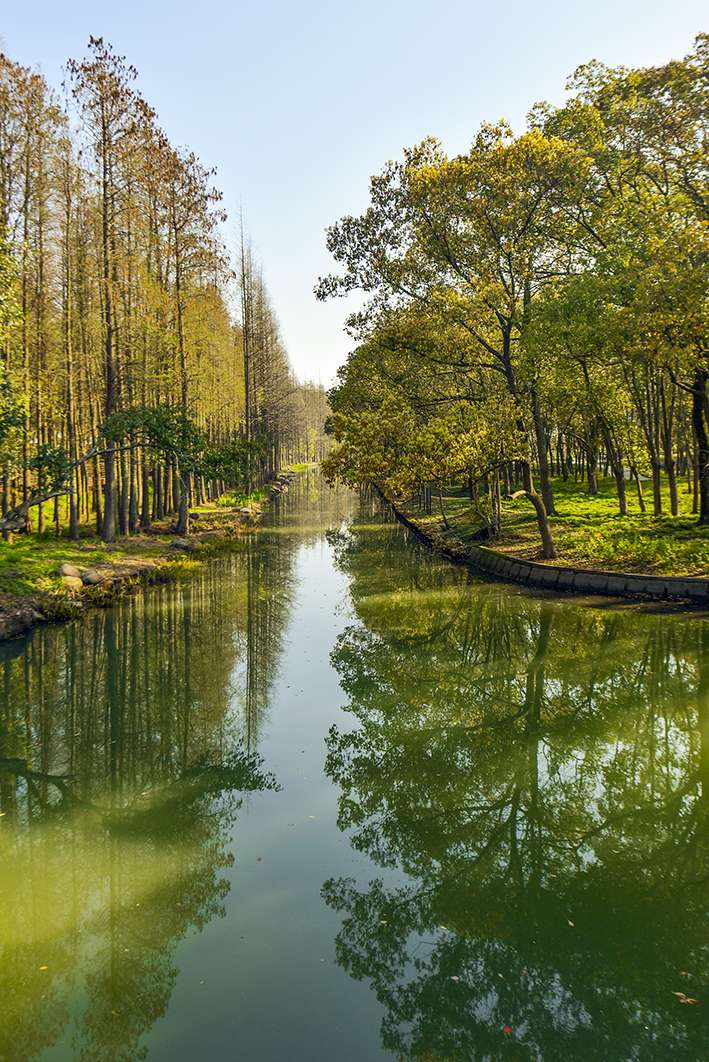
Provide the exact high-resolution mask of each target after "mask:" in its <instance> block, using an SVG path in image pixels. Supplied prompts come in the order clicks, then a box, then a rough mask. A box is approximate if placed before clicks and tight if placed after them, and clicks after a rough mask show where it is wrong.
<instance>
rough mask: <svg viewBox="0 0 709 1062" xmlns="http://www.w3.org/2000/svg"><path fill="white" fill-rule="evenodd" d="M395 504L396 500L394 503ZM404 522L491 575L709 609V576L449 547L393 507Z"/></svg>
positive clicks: (444, 550) (437, 546) (438, 546)
mask: <svg viewBox="0 0 709 1062" xmlns="http://www.w3.org/2000/svg"><path fill="white" fill-rule="evenodd" d="M390 504H391V503H390ZM392 508H393V510H394V512H395V513H396V515H397V517H398V519H399V520H401V522H402V523H404V524H406V526H407V527H409V528H411V530H412V531H414V532H415V533H416V534H417V535H418V536H419V537H420V538H422V539H423V540H424V541H425V542H428V544H429V545H431V546H433V547H434V548H435V549H438V550H440V552H441V553H444V554H445V555H446V556H448V557H450V558H451V559H452V560H455V561H458V562H460V563H464V564H469V565H471V566H472V567H473V568H477V569H478V570H479V571H481V572H483V573H484V574H485V575H489V576H492V577H493V578H494V579H503V580H505V581H507V582H512V583H522V584H523V585H524V586H533V587H539V588H541V589H544V590H552V591H556V592H559V593H562V592H563V593H581V594H603V595H607V596H617V597H644V598H650V599H652V600H653V601H691V602H692V604H694V605H703V606H704V607H709V578H707V579H704V578H698V577H689V576H688V577H686V578H685V577H683V576H681V575H634V574H631V573H630V572H603V571H588V570H587V569H585V568H567V567H564V568H562V567H560V566H559V565H556V564H537V563H536V562H535V561H527V560H522V559H521V558H519V557H512V556H509V555H508V554H506V553H500V552H498V550H495V549H489V548H488V547H487V546H476V545H469V546H464V545H463V544H462V543H461V544H460V545H459V546H454V545H449V544H448V543H447V542H446V540H445V539H444V538H443V537H442V536H440V537H438V536H432V535H429V534H428V533H427V532H425V531H423V530H422V529H421V528H420V527H419V526H418V524H417V523H416V521H415V520H413V519H412V518H411V517H409V516H407V514H406V513H405V512H402V511H401V510H400V509H398V508H397V507H396V506H395V505H392Z"/></svg>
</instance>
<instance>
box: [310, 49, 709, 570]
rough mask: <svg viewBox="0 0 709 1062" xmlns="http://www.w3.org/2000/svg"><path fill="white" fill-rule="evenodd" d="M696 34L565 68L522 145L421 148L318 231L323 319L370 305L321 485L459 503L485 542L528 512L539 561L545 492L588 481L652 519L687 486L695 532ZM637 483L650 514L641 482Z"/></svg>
mask: <svg viewBox="0 0 709 1062" xmlns="http://www.w3.org/2000/svg"><path fill="white" fill-rule="evenodd" d="M708 41H709V38H708V37H707V36H706V35H701V36H699V37H698V38H697V40H696V42H695V45H694V47H693V49H692V51H691V52H690V53H689V54H688V55H687V56H686V57H685V58H684V59H683V60H680V61H671V62H668V63H667V64H665V65H662V66H659V67H651V68H645V69H625V68H608V67H606V66H603V65H602V64H600V63H598V62H591V63H590V64H588V65H586V66H583V67H581V68H580V69H579V70H577V71H576V73H575V75H574V76H573V78H572V79H571V81H570V83H569V85H568V89H569V94H568V98H567V100H566V102H565V103H564V104H563V105H562V106H558V107H554V106H551V105H549V104H544V103H543V104H537V105H536V106H535V107H534V108H533V109H532V111H531V113H530V115H529V117H528V123H527V127H526V129H525V131H524V132H523V133H521V134H519V135H515V134H514V133H513V132H512V130H511V129H510V128H509V127H508V126H507V125H506V124H505V123H504V122H500V123H498V124H494V125H491V124H484V125H483V126H482V127H481V128H480V129H479V131H478V132H477V134H476V136H475V139H474V141H473V144H472V146H471V148H470V150H469V151H468V152H467V153H465V154H462V155H458V156H456V157H453V158H451V157H448V156H447V155H446V154H445V153H444V151H443V149H442V147H441V146H440V144H439V143H438V142H437V141H436V140H435V139H433V138H428V139H426V140H424V141H423V142H422V143H420V144H418V145H417V146H415V147H413V148H411V149H409V150H406V151H405V152H404V156H403V158H402V159H401V160H399V161H396V162H391V163H389V164H387V166H385V168H384V169H383V170H382V172H381V173H380V174H379V175H377V176H375V177H373V178H372V180H371V198H370V204H369V206H368V208H367V210H366V211H365V212H364V213H363V214H362V215H361V216H359V217H345V218H343V219H342V220H340V221H339V222H338V223H337V224H335V225H334V226H333V227H332V228H331V229H330V230H329V231H328V248H329V250H330V251H331V253H332V254H333V256H334V258H335V260H336V262H337V263H338V264H339V266H340V267H341V269H340V272H339V273H337V274H336V275H332V276H328V277H325V278H323V279H321V280H320V282H319V284H318V287H317V289H316V293H317V294H318V296H319V297H320V298H323V299H324V298H328V297H331V296H335V295H341V294H345V293H347V292H351V291H359V292H362V293H364V295H365V296H366V301H364V303H363V306H362V308H361V309H360V310H359V311H358V312H356V313H355V314H353V315H351V317H350V318H349V319H348V328H349V331H350V333H351V334H352V335H353V336H354V337H355V339H356V340H357V344H358V345H357V347H356V348H355V349H354V351H353V352H352V353H351V354H350V356H349V358H348V360H347V363H346V364H345V366H344V367H343V368H342V370H341V371H340V376H339V380H338V383H337V386H336V387H335V388H334V389H333V390H332V392H331V393H330V401H331V405H332V408H333V417H332V421H331V430H332V432H333V433H334V435H335V437H336V440H337V442H338V445H337V447H336V448H335V449H334V450H333V452H332V454H331V455H330V457H329V458H328V462H327V466H326V467H327V469H328V472H329V474H330V475H331V476H332V477H340V478H342V479H344V480H345V481H348V482H351V483H362V482H376V483H378V484H379V485H380V486H384V487H385V488H386V489H387V490H389V491H390V492H393V493H400V494H404V495H406V494H412V493H415V492H423V495H424V497H428V504H429V505H430V493H431V490H432V489H433V490H434V491H435V490H436V489H438V490H440V487H441V485H442V484H446V483H450V482H452V481H459V482H461V481H462V482H463V483H465V484H467V485H468V488H469V490H470V493H471V499H472V500H473V502H474V504H475V506H476V508H477V510H478V512H479V514H480V516H481V517H482V519H483V522H484V525H485V527H486V529H487V533H488V534H491V535H494V534H496V533H497V531H499V526H500V508H501V497H502V496H503V495H511V496H515V495H516V494H518V493H519V494H520V495H521V496H524V497H525V498H527V499H528V500H529V501H530V502H531V503H532V505H533V506H534V509H535V512H536V517H537V521H538V525H539V532H540V536H541V540H542V545H543V551H544V555H545V556H546V557H554V556H555V547H554V541H553V537H552V533H551V529H550V525H549V521H548V516H549V515H551V514H553V513H554V511H555V508H554V490H553V483H552V477H553V475H554V474H556V475H561V476H563V477H564V478H567V477H569V476H571V475H575V476H577V477H578V476H579V475H582V476H583V477H584V478H585V479H586V480H587V482H588V490H589V493H590V494H595V493H596V492H597V490H598V476H599V472H600V470H605V471H607V472H608V473H609V474H612V475H613V477H614V479H615V484H616V490H617V499H618V511H619V514H620V515H621V516H623V515H626V514H627V512H628V499H627V491H628V485H629V484H630V487H631V489H632V490H633V491H634V492H635V493H636V494H637V502H638V504H639V507H640V509H641V511H643V512H645V511H646V510H650V509H651V510H652V512H653V513H654V514H655V515H660V514H661V513H662V511H663V505H665V504H666V502H665V499H664V498H663V489H662V488H663V484H664V483H665V482H666V483H667V485H668V496H669V507H670V511H671V513H672V514H673V515H676V514H677V513H678V512H679V496H678V495H679V490H680V479H681V477H686V479H687V484H688V489H689V490H690V491H691V493H692V499H693V509H694V512H695V513H697V515H698V520H699V522H700V523H701V524H709V396H708V386H707V382H708V381H709V357H708V354H707V345H706V334H707V330H706V319H707V298H706V295H707V290H709V284H708V281H709V274H708V270H707V262H708V257H707V221H708V220H709V211H708V208H707V182H706V143H705V138H706V117H707V102H708V100H707V95H708V93H707V85H708V83H709V81H708V78H707V65H708V64H707V58H708ZM646 478H647V480H648V481H649V485H650V488H651V496H650V497H648V498H646V497H645V493H644V490H643V480H644V479H646Z"/></svg>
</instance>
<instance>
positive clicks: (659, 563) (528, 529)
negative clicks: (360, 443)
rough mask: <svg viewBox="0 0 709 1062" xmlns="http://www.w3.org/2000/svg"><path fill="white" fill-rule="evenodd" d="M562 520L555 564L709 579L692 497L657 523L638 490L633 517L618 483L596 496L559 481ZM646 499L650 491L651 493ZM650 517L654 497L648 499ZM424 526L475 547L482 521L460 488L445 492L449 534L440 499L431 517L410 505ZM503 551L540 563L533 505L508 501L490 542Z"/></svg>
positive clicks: (707, 533) (705, 532) (631, 491)
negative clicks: (622, 503) (624, 509)
mask: <svg viewBox="0 0 709 1062" xmlns="http://www.w3.org/2000/svg"><path fill="white" fill-rule="evenodd" d="M553 485H554V492H555V502H556V508H557V510H558V515H556V516H552V517H550V523H551V527H552V533H553V536H554V542H555V545H556V549H557V552H558V559H557V560H556V561H555V562H554V563H556V564H568V565H572V566H574V567H579V568H605V569H608V570H613V571H626V572H645V573H653V574H663V575H699V576H702V575H709V528H706V527H704V528H701V527H698V526H697V518H696V516H695V515H693V514H692V512H691V508H692V499H691V495H689V494H687V493H686V492H685V486H684V484H682V486H681V488H680V498H679V501H680V513H679V515H678V516H669V515H663V516H660V517H655V516H652V515H651V513H650V512H649V511H648V512H646V513H642V512H640V508H639V505H638V501H637V496H636V493H635V487H634V484H632V483H630V484H627V487H628V509H629V514H628V516H625V517H621V516H619V515H618V505H617V500H616V494H615V482H614V480H613V479H612V478H608V479H601V480H600V481H599V491H598V494H597V495H595V496H590V495H589V494H588V490H587V486H586V484H583V483H575V482H574V481H573V480H567V481H564V480H562V479H555V480H554V481H553ZM646 493H647V491H646ZM663 502H664V507H665V510H666V512H667V513H669V507H670V503H669V491H668V489H667V486H666V484H663ZM646 505H647V506H648V510H649V509H650V508H651V505H652V500H651V498H646ZM409 508H410V511H411V512H412V513H413V514H414V515H415V516H416V518H417V519H418V520H419V522H420V523H422V525H423V526H424V527H427V528H430V529H431V530H436V531H438V532H442V533H444V534H445V536H446V537H447V538H449V539H451V540H453V539H458V540H460V541H462V542H464V543H468V542H471V541H472V540H473V539H475V536H476V535H477V534H478V532H479V531H480V527H481V524H480V520H479V518H478V517H477V515H476V514H475V513H474V511H473V510H472V508H471V504H470V499H469V498H468V495H467V493H465V492H464V491H462V490H458V489H452V488H451V489H448V490H444V492H443V508H444V512H445V514H446V519H447V520H448V522H449V524H450V529H449V530H448V531H445V529H444V527H443V521H442V517H441V514H440V510H439V507H438V502H437V499H434V503H433V513H432V514H431V515H430V516H426V515H424V514H423V513H422V512H421V510H420V509H418V508H416V507H415V506H409ZM488 544H489V545H491V546H493V547H494V548H495V549H498V550H500V551H501V552H505V553H509V554H514V555H516V556H520V557H524V558H525V559H527V560H535V561H541V560H542V556H541V548H540V542H539V532H538V529H537V522H536V518H535V514H534V510H533V509H532V507H531V505H530V504H529V502H527V501H525V500H524V499H517V500H514V501H512V500H509V499H504V500H503V503H502V531H501V534H500V536H499V538H497V539H495V540H494V541H491V542H489V543H488Z"/></svg>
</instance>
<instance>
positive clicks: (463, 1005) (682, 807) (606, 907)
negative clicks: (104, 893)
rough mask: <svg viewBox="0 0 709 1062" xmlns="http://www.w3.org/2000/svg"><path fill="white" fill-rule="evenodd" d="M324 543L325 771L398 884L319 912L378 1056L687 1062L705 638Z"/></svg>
mask: <svg viewBox="0 0 709 1062" xmlns="http://www.w3.org/2000/svg"><path fill="white" fill-rule="evenodd" d="M333 541H334V542H335V543H336V546H337V552H338V558H339V564H340V565H341V566H342V567H343V568H344V569H345V570H346V571H347V572H348V574H349V576H350V579H351V595H352V600H353V604H354V607H355V610H356V615H357V622H355V623H353V624H352V625H351V626H350V627H349V628H348V629H347V630H346V631H345V632H344V634H343V635H342V636H341V638H340V640H339V643H338V644H337V646H336V648H335V650H334V652H333V658H332V659H333V664H334V666H335V668H336V669H337V671H338V673H339V675H340V679H341V684H342V687H343V689H344V690H345V691H346V693H347V695H348V697H349V699H350V703H349V711H350V712H351V713H352V715H353V716H354V718H355V719H356V722H357V729H355V730H354V732H351V733H350V732H341V731H338V730H337V729H336V728H333V729H332V731H331V733H330V737H329V740H328V758H327V768H326V769H327V772H328V774H329V775H330V777H331V778H332V779H333V781H335V782H336V783H337V784H338V786H339V787H340V789H341V796H340V802H339V825H340V827H341V828H342V829H343V830H348V831H350V832H351V840H352V844H353V846H354V847H355V848H356V849H358V850H361V851H363V852H366V853H367V854H368V855H369V856H370V857H371V858H372V859H373V860H374V861H376V862H377V863H378V864H379V865H380V866H381V867H382V868H385V869H386V874H390V871H391V870H392V869H393V870H397V869H398V870H399V871H400V872H402V871H403V873H404V874H405V875H406V876H407V877H406V883H405V884H398V883H397V882H396V881H395V883H394V884H386V883H385V880H384V879H385V877H386V874H385V875H384V876H383V877H382V879H377V880H373V881H372V882H371V883H370V884H369V886H368V887H367V888H361V887H358V885H357V884H356V883H355V881H354V880H351V879H346V878H339V879H336V880H330V881H328V882H326V884H325V885H324V887H323V895H324V898H325V900H326V902H327V903H328V904H329V905H330V906H332V907H334V908H336V909H337V910H340V911H342V912H343V913H344V921H343V925H342V929H341V931H340V933H339V935H338V938H337V942H336V954H337V960H338V962H339V963H340V965H341V966H342V967H343V968H344V969H345V970H347V971H348V972H349V973H350V974H351V976H353V977H355V978H358V979H366V980H368V981H370V982H371V985H372V988H373V990H374V992H375V993H376V995H377V997H378V999H379V1000H380V1002H381V1003H382V1004H383V1005H384V1007H385V1008H386V1017H385V1019H384V1023H383V1029H382V1040H383V1045H384V1046H385V1047H386V1048H387V1049H388V1050H390V1051H392V1052H394V1053H395V1054H396V1056H397V1057H400V1058H406V1059H427V1060H433V1059H471V1060H472V1059H490V1058H498V1057H499V1058H520V1059H545V1060H548V1059H554V1060H556V1059H559V1060H562V1059H563V1060H565V1062H566V1060H568V1059H586V1058H588V1059H594V1060H600V1059H608V1060H614V1062H617V1060H620V1059H642V1060H643V1062H645V1060H660V1059H662V1060H665V1059H671V1058H672V1059H675V1058H676V1059H679V1058H682V1059H706V1058H707V1057H709V1049H708V1048H707V1044H708V1043H709V1019H708V1017H707V1014H708V1013H709V992H708V991H707V988H708V987H709V986H707V984H706V981H707V974H706V969H707V958H708V957H709V949H708V945H709V919H708V917H707V916H708V914H709V910H708V907H707V888H708V885H709V831H708V827H709V803H708V801H707V797H708V796H709V788H708V785H709V773H708V772H709V624H707V623H706V622H705V621H701V620H699V619H692V618H683V617H673V616H648V615H638V614H637V613H635V612H628V611H603V610H598V609H590V608H584V607H581V606H578V605H574V604H572V603H568V602H565V603H558V602H551V601H548V600H543V599H540V598H531V597H527V596H524V595H522V594H518V593H515V592H511V591H510V590H509V588H504V587H500V586H497V585H494V584H479V583H478V584H476V583H475V582H474V581H473V580H472V579H470V578H469V577H468V576H467V575H466V574H465V573H461V572H456V573H454V572H453V571H452V570H451V569H450V568H446V567H445V566H444V565H442V564H440V563H438V562H436V561H429V562H427V561H426V560H425V559H422V558H421V555H420V550H418V549H417V548H415V547H414V548H409V549H408V550H407V549H406V548H405V547H404V546H403V545H402V541H401V533H400V532H398V531H397V530H395V529H391V528H387V527H385V526H383V527H381V528H380V530H379V532H376V531H374V530H372V529H369V530H365V531H363V532H361V533H358V532H357V530H356V529H355V530H354V532H353V533H352V535H339V536H334V537H333ZM382 548H384V550H385V552H386V551H387V550H391V551H392V553H393V554H395V555H396V556H395V557H394V556H393V557H392V563H391V564H390V565H387V564H385V565H383V566H382V565H381V564H378V565H375V564H373V563H370V560H371V557H370V554H373V553H374V552H379V551H381V550H382ZM407 558H408V561H407ZM399 880H401V879H399ZM677 993H683V994H684V996H685V997H690V998H696V999H699V1000H700V1001H701V1003H700V1004H699V1005H692V1004H688V1003H684V1004H683V1003H682V1002H680V999H681V997H680V996H678V995H677Z"/></svg>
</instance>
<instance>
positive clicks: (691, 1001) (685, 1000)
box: [672, 992, 699, 1005]
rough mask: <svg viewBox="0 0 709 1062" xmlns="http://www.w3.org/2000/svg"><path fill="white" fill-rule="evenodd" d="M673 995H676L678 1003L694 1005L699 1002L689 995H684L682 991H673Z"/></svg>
mask: <svg viewBox="0 0 709 1062" xmlns="http://www.w3.org/2000/svg"><path fill="white" fill-rule="evenodd" d="M672 995H673V996H677V999H678V1000H679V1002H680V1003H686V1004H688V1005H694V1004H696V1003H698V1002H699V1000H698V999H692V997H691V996H685V994H684V992H673V993H672Z"/></svg>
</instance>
